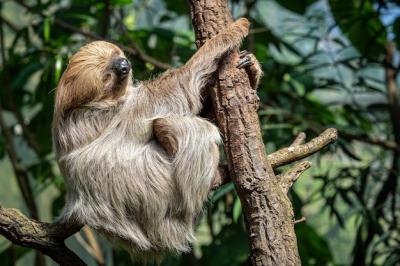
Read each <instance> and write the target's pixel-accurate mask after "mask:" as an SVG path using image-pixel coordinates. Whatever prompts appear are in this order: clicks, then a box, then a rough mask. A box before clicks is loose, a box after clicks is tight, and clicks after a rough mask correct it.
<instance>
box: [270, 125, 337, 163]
mask: <svg viewBox="0 0 400 266" xmlns="http://www.w3.org/2000/svg"><path fill="white" fill-rule="evenodd" d="M337 137H338V133H337V130H336V129H334V128H328V129H327V130H325V131H324V132H323V133H322V134H321V135H319V136H318V137H316V138H314V139H312V140H311V141H309V142H307V143H305V144H301V145H297V146H289V147H287V148H283V149H281V150H278V151H276V152H274V153H271V154H270V155H268V160H269V161H270V163H271V165H272V167H273V168H277V167H279V166H282V165H286V164H289V163H292V162H294V161H298V160H301V159H303V158H305V157H308V156H310V155H312V154H314V153H316V152H317V151H319V150H321V149H322V148H324V147H326V146H327V145H329V144H331V143H333V142H335V141H336V139H337ZM292 145H293V144H292Z"/></svg>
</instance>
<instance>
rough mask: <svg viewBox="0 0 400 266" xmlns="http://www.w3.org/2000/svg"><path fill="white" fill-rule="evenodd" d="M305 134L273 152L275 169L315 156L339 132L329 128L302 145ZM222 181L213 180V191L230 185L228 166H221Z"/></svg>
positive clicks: (272, 161)
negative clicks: (287, 145)
mask: <svg viewBox="0 0 400 266" xmlns="http://www.w3.org/2000/svg"><path fill="white" fill-rule="evenodd" d="M305 137H306V135H305V133H303V132H301V133H300V134H299V135H298V136H297V137H296V138H295V140H294V141H293V142H292V144H291V145H290V146H289V147H287V148H283V149H280V150H278V151H276V152H273V153H271V154H269V155H268V156H267V158H268V160H269V162H270V163H271V166H272V168H273V169H276V168H278V167H281V166H284V165H287V164H290V163H292V162H294V161H298V160H301V159H304V158H306V157H309V156H311V155H313V154H314V153H316V152H318V151H320V150H322V149H323V148H325V147H326V146H328V145H329V144H331V143H333V142H335V141H336V139H337V137H338V134H337V130H336V129H334V128H329V129H327V130H325V131H324V132H323V133H322V134H320V135H319V136H317V137H315V138H313V139H312V140H310V141H309V142H307V143H305V144H300V143H302V142H304V140H305ZM219 173H220V179H217V180H213V185H212V189H217V188H218V187H220V186H222V185H225V184H227V183H229V182H230V181H231V180H230V179H229V169H228V166H227V165H220V166H219Z"/></svg>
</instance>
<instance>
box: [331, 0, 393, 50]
mask: <svg viewBox="0 0 400 266" xmlns="http://www.w3.org/2000/svg"><path fill="white" fill-rule="evenodd" d="M329 3H330V7H331V10H332V14H333V15H334V17H335V19H336V22H337V23H338V25H339V27H340V28H341V30H342V31H343V32H344V33H345V34H346V36H347V37H348V38H349V39H350V41H351V43H352V44H353V45H354V47H356V48H357V49H358V50H359V51H360V53H361V54H362V55H363V56H365V57H372V58H376V57H378V56H379V55H382V54H384V52H385V45H386V42H387V30H386V27H385V26H384V25H383V23H382V21H381V20H380V18H379V14H378V13H377V12H376V10H375V9H374V6H373V2H371V1H362V0H359V1H358V0H357V1H347V0H330V1H329Z"/></svg>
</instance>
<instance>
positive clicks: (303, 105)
mask: <svg viewBox="0 0 400 266" xmlns="http://www.w3.org/2000/svg"><path fill="white" fill-rule="evenodd" d="M229 3H230V7H231V10H232V13H233V15H234V17H236V18H237V17H242V16H247V17H249V18H250V19H251V21H252V31H251V34H250V35H249V37H248V38H247V40H246V41H245V43H244V44H243V49H247V50H249V51H252V52H253V53H254V54H255V55H256V57H257V58H258V59H259V61H260V62H261V64H262V66H263V69H264V72H265V76H264V78H263V81H262V83H261V85H260V88H259V96H260V99H261V108H260V110H259V115H260V121H261V124H262V130H263V134H264V136H265V144H266V150H267V152H272V151H274V150H276V149H278V148H280V147H283V146H286V145H287V144H288V143H290V142H291V140H292V139H293V137H294V135H296V134H298V133H299V132H301V131H304V132H306V133H307V135H308V137H313V136H316V135H317V134H318V133H320V132H322V131H323V130H324V129H325V128H327V127H336V128H338V129H339V132H340V134H341V135H340V139H339V140H338V142H337V144H335V145H333V146H332V147H330V148H328V149H326V150H324V152H322V153H319V154H318V155H314V156H313V157H312V161H313V164H314V167H313V168H312V169H311V170H309V171H308V172H306V174H304V175H303V177H302V178H301V179H300V180H299V181H298V182H297V183H296V185H295V186H294V188H293V189H292V190H291V192H290V197H291V199H292V201H293V205H294V208H295V215H296V218H297V219H299V218H301V217H306V222H305V223H299V224H297V225H296V226H295V229H296V233H297V237H298V244H299V250H300V256H301V259H302V263H303V264H304V265H397V264H399V263H400V234H399V225H400V224H399V220H400V208H399V205H400V196H399V185H398V180H399V176H400V175H399V170H400V159H399V158H400V152H399V150H400V148H399V147H400V128H399V127H398V126H396V124H398V121H399V120H400V111H399V110H400V108H399V105H400V103H399V99H394V100H393V96H396V94H397V97H399V96H398V94H399V93H400V91H399V89H398V86H397V88H395V91H394V94H393V93H389V90H388V86H387V85H388V80H387V79H386V78H385V71H392V72H394V74H395V82H396V83H397V84H399V75H398V72H399V63H400V62H399V61H400V56H399V51H398V50H397V47H400V46H399V45H400V1H398V0H392V1H384V0H373V1H372V0H370V1H368V0H330V1H323V0H319V1H314V0H301V1H300V0H299V1H291V0H277V1H273V0H231V1H230V2H229ZM0 13H1V25H0V26H1V33H2V34H1V36H2V38H1V58H0V60H1V61H0V62H1V68H0V76H1V81H2V85H1V89H0V97H1V98H0V99H1V101H0V103H1V109H0V111H1V114H0V115H1V117H2V118H3V120H4V125H2V127H1V133H2V134H1V135H0V202H1V205H2V206H5V207H15V208H18V209H20V210H22V211H23V212H24V213H25V214H27V215H30V216H32V217H35V216H38V217H39V218H40V220H43V221H49V222H50V221H53V219H54V218H55V217H57V215H59V213H60V210H61V209H62V207H63V204H64V194H65V189H64V184H63V179H62V177H61V176H60V174H59V171H58V169H57V166H56V163H55V158H54V154H53V152H52V144H51V134H50V125H51V119H52V112H53V99H54V89H55V87H56V84H57V82H58V79H59V78H60V75H61V73H62V71H63V70H64V68H65V67H66V64H67V62H68V58H69V57H70V56H71V55H72V54H73V53H74V52H75V51H77V49H78V48H79V47H80V46H82V45H83V44H85V43H87V42H88V41H90V40H91V38H89V37H96V38H104V39H109V40H113V41H116V42H118V43H119V44H123V45H125V46H126V47H139V48H140V49H141V50H142V52H143V53H145V54H147V55H148V56H150V57H152V58H153V59H155V61H152V63H151V62H149V60H143V59H141V58H142V57H143V56H140V55H138V54H130V53H127V54H128V56H129V58H130V59H131V61H132V62H133V69H134V75H135V78H136V79H139V80H140V79H147V78H150V77H151V76H152V75H156V74H157V73H158V72H160V71H162V70H163V69H161V68H160V67H159V66H161V65H160V64H157V63H166V64H169V65H171V66H179V65H181V64H182V63H183V62H185V61H186V60H188V58H190V56H191V55H192V54H193V53H194V52H195V45H194V34H193V31H192V28H191V24H190V16H189V10H188V7H187V4H186V2H185V1H171V0H104V1H92V0H79V1H77V0H29V1H28V0H26V1H23V0H16V1H10V0H3V1H1V2H0ZM88 32H89V34H88ZM93 34H94V35H95V36H93ZM390 51H392V52H393V54H394V55H393V57H392V60H388V58H389V57H388V56H387V55H388V54H389V52H390ZM396 90H397V91H396ZM396 107H397V110H398V111H397V112H396ZM396 121H397V122H396ZM7 132H8V133H9V134H8V137H7ZM6 144H11V147H12V150H14V151H15V153H16V159H17V161H18V166H19V167H20V170H21V169H22V175H21V173H20V172H19V174H18V175H16V174H15V171H14V168H13V165H12V163H11V162H12V161H11V160H10V158H12V154H10V150H9V149H8V150H7V149H6ZM9 147H10V146H9ZM280 170H282V169H280ZM21 191H23V192H21ZM30 194H32V196H31V199H30V197H29V195H30ZM92 234H93V233H92V232H91V231H85V232H81V233H80V234H77V235H75V236H73V237H71V238H70V239H68V240H67V243H68V246H69V247H71V249H73V250H74V251H75V252H76V253H77V254H79V256H81V257H82V258H83V259H84V260H85V261H86V262H87V263H88V264H89V265H96V264H99V265H101V264H103V263H105V264H106V265H132V263H131V261H130V258H129V256H128V255H127V254H126V253H125V252H124V251H121V250H118V249H113V247H111V246H110V245H109V244H108V242H107V241H105V240H104V239H103V238H102V237H100V236H97V235H96V236H95V240H92V239H91V236H92ZM197 237H198V241H197V242H196V243H195V244H194V247H193V252H192V253H189V254H185V255H183V256H181V257H167V258H166V259H165V260H164V261H163V263H162V265H248V264H249V262H248V252H249V251H248V244H247V235H246V233H245V229H244V221H243V216H242V214H241V206H240V202H239V200H238V198H237V196H236V195H235V192H234V189H233V186H232V185H226V186H224V187H222V188H220V189H219V190H217V191H215V192H213V193H212V195H211V196H210V200H209V203H208V204H207V208H206V209H205V211H204V216H203V218H202V219H201V220H200V221H199V224H198V228H197ZM45 263H46V264H47V265H50V264H54V262H52V261H50V259H48V258H47V259H46V262H45ZM0 264H1V265H33V264H35V265H43V261H41V260H40V259H38V258H37V257H36V255H35V252H34V251H32V250H29V249H25V248H21V247H18V246H13V245H11V244H10V243H9V242H8V241H7V240H6V239H4V238H2V237H0Z"/></svg>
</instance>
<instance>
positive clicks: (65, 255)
mask: <svg viewBox="0 0 400 266" xmlns="http://www.w3.org/2000/svg"><path fill="white" fill-rule="evenodd" d="M80 228H81V226H78V225H65V224H59V223H52V224H50V223H43V222H39V221H36V220H33V219H29V218H27V217H26V216H25V215H23V214H22V213H21V212H20V211H18V210H16V209H9V208H3V207H2V206H0V234H2V235H4V236H5V237H6V238H7V239H8V240H10V241H11V242H12V243H14V244H16V245H20V246H23V247H29V248H34V249H37V250H39V251H40V252H42V253H43V254H46V255H48V256H49V257H51V258H52V259H53V260H54V261H55V262H57V263H59V264H60V265H66V266H67V265H68V266H70V265H74V266H75V265H76V266H80V265H86V264H85V263H84V262H83V261H82V260H81V259H80V258H79V257H78V256H77V255H76V254H75V253H74V252H72V251H71V250H70V249H68V248H67V246H65V244H64V240H65V239H66V238H68V237H69V236H71V235H72V234H75V233H76V232H78V231H79V229H80Z"/></svg>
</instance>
